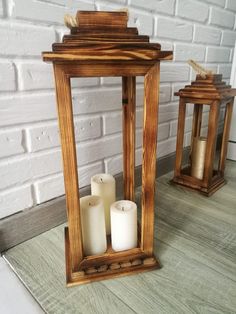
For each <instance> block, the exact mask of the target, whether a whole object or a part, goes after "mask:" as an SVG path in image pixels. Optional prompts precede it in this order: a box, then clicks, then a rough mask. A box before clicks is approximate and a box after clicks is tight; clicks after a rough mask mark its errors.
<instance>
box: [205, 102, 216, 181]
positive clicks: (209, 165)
mask: <svg viewBox="0 0 236 314" xmlns="http://www.w3.org/2000/svg"><path fill="white" fill-rule="evenodd" d="M218 120H219V101H217V100H216V101H213V103H212V104H211V105H210V111H209V118H208V132H207V143H206V157H205V164H204V174H203V186H204V187H208V186H209V185H210V183H211V180H212V174H213V166H214V157H215V150H216V138H217V130H218Z"/></svg>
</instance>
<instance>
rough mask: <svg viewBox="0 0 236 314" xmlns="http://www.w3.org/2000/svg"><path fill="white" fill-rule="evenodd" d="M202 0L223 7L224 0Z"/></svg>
mask: <svg viewBox="0 0 236 314" xmlns="http://www.w3.org/2000/svg"><path fill="white" fill-rule="evenodd" d="M201 1H203V2H205V3H206V2H207V3H210V4H215V5H218V6H220V7H223V8H224V7H225V0H201ZM233 1H234V0H233Z"/></svg>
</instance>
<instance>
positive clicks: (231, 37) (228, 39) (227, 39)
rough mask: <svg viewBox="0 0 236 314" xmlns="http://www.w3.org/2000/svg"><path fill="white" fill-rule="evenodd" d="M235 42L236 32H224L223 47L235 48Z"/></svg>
mask: <svg viewBox="0 0 236 314" xmlns="http://www.w3.org/2000/svg"><path fill="white" fill-rule="evenodd" d="M235 3H236V2H235ZM235 40H236V32H235V31H234V32H231V31H223V35H222V42H221V45H222V46H232V47H234V45H235Z"/></svg>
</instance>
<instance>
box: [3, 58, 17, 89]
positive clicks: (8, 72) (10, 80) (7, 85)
mask: <svg viewBox="0 0 236 314" xmlns="http://www.w3.org/2000/svg"><path fill="white" fill-rule="evenodd" d="M15 89H16V79H15V70H14V66H13V64H12V63H10V62H0V91H14V90H15Z"/></svg>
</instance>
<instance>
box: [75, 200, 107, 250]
mask: <svg viewBox="0 0 236 314" xmlns="http://www.w3.org/2000/svg"><path fill="white" fill-rule="evenodd" d="M80 211H81V227H82V240H83V251H84V255H86V256H87V255H97V254H103V253H104V252H106V250H107V239H106V229H105V215H104V206H103V201H102V198H101V197H99V196H93V195H89V196H85V197H82V198H81V199H80Z"/></svg>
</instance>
